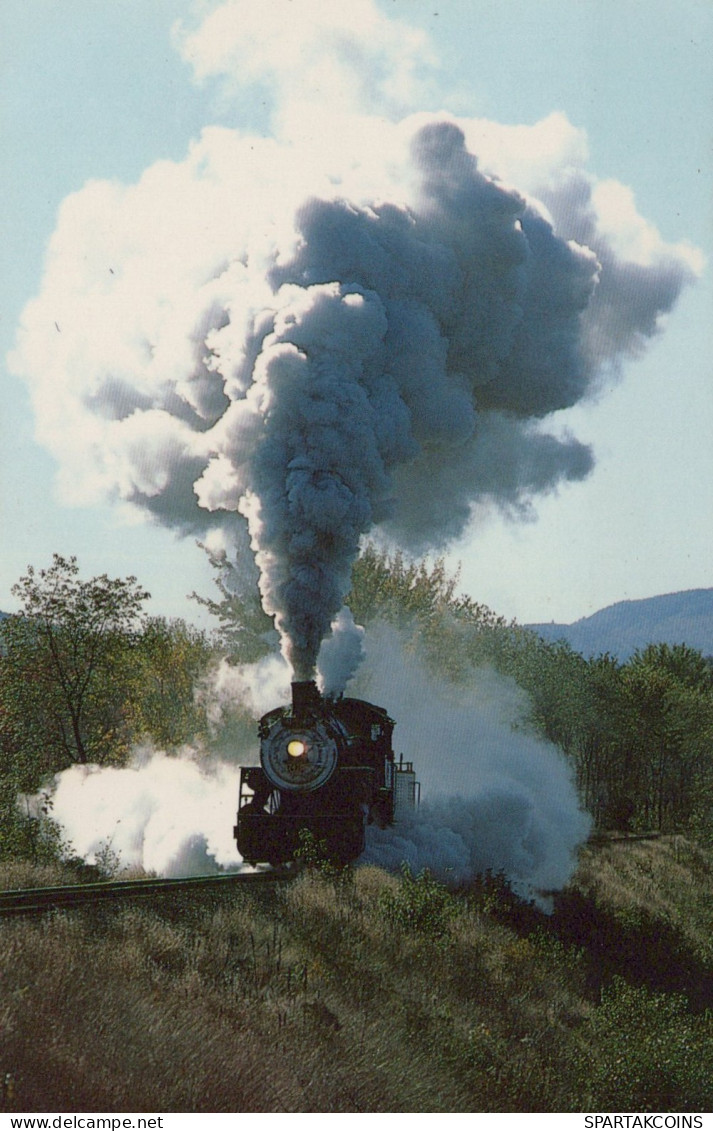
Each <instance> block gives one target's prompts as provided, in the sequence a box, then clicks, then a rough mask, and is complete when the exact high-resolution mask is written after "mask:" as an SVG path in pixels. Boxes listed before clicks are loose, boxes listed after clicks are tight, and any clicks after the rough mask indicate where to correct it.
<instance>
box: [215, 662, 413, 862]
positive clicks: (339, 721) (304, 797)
mask: <svg viewBox="0 0 713 1131" xmlns="http://www.w3.org/2000/svg"><path fill="white" fill-rule="evenodd" d="M393 729H394V722H393V720H392V719H391V718H389V715H388V714H387V712H386V711H385V710H384V709H383V708H382V707H377V706H375V705H374V704H372V703H367V702H365V701H364V700H361V699H347V698H340V699H328V698H324V697H323V696H322V695H321V694H320V693H319V691H318V689H317V686H316V684H315V683H312V682H311V681H310V682H300V683H293V684H292V704H291V705H290V706H287V707H278V708H276V709H275V710H273V711H269V712H268V713H267V714H266V715H263V717H262V719H261V720H260V723H259V726H258V735H259V738H260V765H259V766H243V767H242V768H241V773H240V800H239V809H238V818H237V824H236V826H235V830H234V832H235V837H236V840H237V845H238V851H239V852H240V854H241V855H242V857H243V859H244V860H246V861H247V862H248V863H251V864H254V863H257V862H258V861H264V862H267V863H270V864H282V863H286V862H288V861H291V860H293V859H294V858H295V853H296V851H297V849H298V848H299V847H300V832H301V830H302V829H307V830H308V831H309V832H310V833H312V835H313V836H314V838H315V840H317V841H318V842H319V841H323V842H325V844H326V850H327V854H328V856H329V857H330V858H331V859H333V860H336V861H338V862H340V863H348V862H349V861H351V860H355V859H356V858H357V857H358V856H360V855H361V853H362V852H363V851H364V846H365V826H366V824H367V823H371V822H374V823H377V824H379V825H381V826H385V825H388V824H390V823H391V822H392V821H393V818H394V795H395V782H396V773H395V767H394V752H393V748H392V742H391V739H392V733H393Z"/></svg>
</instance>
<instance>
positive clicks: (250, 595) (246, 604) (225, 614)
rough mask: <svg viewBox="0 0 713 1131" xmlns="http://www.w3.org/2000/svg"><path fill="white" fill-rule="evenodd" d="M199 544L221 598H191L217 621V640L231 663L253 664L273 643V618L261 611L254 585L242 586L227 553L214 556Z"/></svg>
mask: <svg viewBox="0 0 713 1131" xmlns="http://www.w3.org/2000/svg"><path fill="white" fill-rule="evenodd" d="M198 545H199V546H200V547H201V549H202V550H205V552H206V553H207V555H208V558H209V561H210V564H211V566H212V567H213V569H214V570H215V578H214V581H215V585H216V587H217V589H218V592H219V594H220V597H219V598H218V599H216V598H212V597H203V596H201V595H200V594H198V593H192V594H191V596H192V598H193V600H194V601H197V602H198V604H199V605H202V606H203V608H204V609H207V610H208V612H209V613H210V614H211V616H213V617H215V618H216V620H217V621H218V625H219V628H218V630H217V637H218V639H219V641H220V643H221V645H222V646H223V648H224V649H225V651H226V652H227V653H228V655H229V656H230V658H231V660H233V661H235V662H237V663H241V664H252V663H255V662H256V661H257V660H260V659H262V657H263V656H266V655H268V653H269V652H270V651H271V650H272V648H273V646H274V642H275V640H276V635H275V628H274V625H273V623H272V619H271V618H270V617H269V616H268V615H267V613H266V612H265V611H264V610H263V607H262V604H261V602H260V593H259V591H258V588H257V585H254V586H250V585H246V584H245V581H244V579H243V577H242V576H241V573H240V570H239V569H238V568H237V567H236V566H234V565H232V564H231V562H230V561H229V560H228V557H227V554H225V553H224V552H219V553H215V552H213V551H212V550H210V549H209V548H208V547H207V546H204V545H203V543H202V542H199V543H198Z"/></svg>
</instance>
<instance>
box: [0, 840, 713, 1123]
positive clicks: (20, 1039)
mask: <svg viewBox="0 0 713 1131" xmlns="http://www.w3.org/2000/svg"><path fill="white" fill-rule="evenodd" d="M686 854H688V855H686ZM639 857H640V859H639ZM651 868H653V870H654V874H655V877H656V879H655V885H656V892H655V893H654V895H655V898H653V897H652V898H651V899H650V900H649V899H648V896H646V895H645V893H644V885H643V880H639V881H636V876H641V877H644V876H648V870H649V869H651ZM632 870H633V871H632ZM710 874H711V873H710V861H709V860H708V858H706V857H705V856H704V855H701V854H700V853H697V850H695V849H693V848H692V847H690V848H688V847H685V846H683V845H682V844H678V846H677V847H676V846H669V847H668V848H667V849H665V850H664V849H663V847H661V846H659V847H657V848H654V849H651V850H650V851H648V850H647V849H646V848H641V849H637V850H636V851H635V852H632V853H631V854H630V855H629V856H626V854H625V853H624V852H619V855H618V856H617V854H616V853H615V852H614V850H613V846H612V847H611V849H602V850H596V851H594V850H592V852H591V853H589V854H588V855H586V858H585V859H584V860H583V863H582V867H581V870H580V874H579V877H578V879H577V882H576V884H575V885H574V886H573V887H572V889H571V890H570V892H569V893H568V896H567V898H568V899H569V900H570V903H569V904H567V902H566V900H565V901H564V902H563V904H562V906H561V907H558V908H557V910H556V911H555V913H554V915H552V916H550V917H548V916H545V915H544V914H542V913H539V912H537V911H536V909H533V908H524V907H523V906H522V905H521V904H519V903H518V901H517V900H515V899H514V898H513V897H512V894H511V893H509V892H508V891H507V890H506V889H505V888H503V887H502V885H498V883H496V882H493V883H485V884H481V885H479V886H477V887H475V888H474V889H473V890H472V891H471V892H469V893H462V894H460V895H458V896H454V895H451V894H448V893H446V892H444V891H443V889H441V888H439V887H438V885H436V884H434V883H433V882H432V881H430V880H429V879H428V878H427V877H422V878H414V877H409V876H404V877H393V876H388V875H386V874H385V873H384V872H382V871H380V870H378V869H374V868H363V869H358V870H357V871H356V873H355V874H353V875H351V876H350V875H349V874H347V875H346V876H345V877H338V876H330V875H328V874H327V875H324V874H320V873H319V872H306V873H303V874H302V875H301V876H300V877H299V878H298V879H297V880H295V881H294V882H293V883H292V884H290V885H288V886H283V887H280V888H276V889H271V890H269V891H267V890H262V889H261V891H260V892H256V891H254V890H251V891H249V892H239V893H237V894H233V895H229V896H225V895H221V896H219V897H218V896H212V897H204V898H203V899H202V900H201V901H199V902H192V903H191V904H190V905H189V904H182V903H175V902H171V901H169V900H165V899H164V900H163V901H161V902H159V901H157V902H155V903H154V904H153V905H152V906H151V907H150V908H147V907H146V906H145V905H136V906H133V907H123V908H119V907H114V908H107V907H105V906H103V907H101V908H96V909H93V910H82V911H74V912H71V913H69V912H67V913H55V914H52V915H48V916H46V917H45V918H43V919H40V920H31V921H30V920H26V921H20V920H15V921H6V922H4V923H2V924H0V935H1V936H2V946H1V947H0V978H1V979H2V986H3V992H2V1004H1V1007H0V1026H1V1029H0V1032H1V1034H2V1036H1V1041H0V1071H2V1072H12V1073H13V1075H14V1076H15V1078H16V1081H17V1101H16V1105H17V1108H18V1109H19V1110H23V1111H33V1112H44V1111H53V1112H57V1111H59V1112H61V1111H77V1110H83V1111H87V1110H95V1111H106V1112H111V1111H127V1110H131V1111H138V1112H140V1111H146V1112H156V1111H165V1112H171V1111H206V1112H207V1111H230V1112H372V1111H374V1112H392V1111H393V1112H478V1111H580V1110H591V1109H592V1108H593V1107H596V1106H598V1105H599V1106H601V1103H600V1101H601V1102H602V1103H603V1101H604V1100H606V1101H607V1103H606V1106H609V1107H612V1106H613V1107H618V1110H627V1108H626V1107H625V1106H622V1104H623V1102H624V1101H626V1103H627V1104H628V1103H630V1102H631V1103H633V1102H634V1101H636V1103H637V1105H638V1107H639V1109H640V1110H642V1109H643V1110H652V1109H654V1108H655V1109H656V1110H662V1108H661V1106H660V1105H661V1104H662V1103H663V1104H665V1105H672V1106H668V1107H667V1109H668V1110H683V1111H685V1110H693V1109H696V1108H697V1109H698V1110H701V1108H702V1106H703V1104H704V1101H705V1100H706V1099H708V1100H710V1099H711V1098H713V1095H711V1090H710V1085H709V1083H708V1081H707V1079H706V1076H705V1074H704V1073H702V1071H701V1069H700V1065H701V1064H705V1063H706V1058H707V1059H708V1060H709V1059H710V1053H711V1052H713V1031H712V1025H711V1018H710V1015H706V1013H705V1012H704V1011H703V1009H702V1007H701V1008H696V1009H692V1008H691V1007H690V1006H689V1004H687V1003H686V1000H685V999H684V998H683V997H681V996H676V995H675V994H673V993H671V992H669V991H667V990H660V988H659V987H657V986H656V985H655V984H649V983H648V982H647V980H646V977H645V976H644V977H638V978H637V977H632V976H631V971H629V970H628V969H627V966H626V961H625V960H626V952H625V950H626V948H624V951H623V952H622V953H619V952H618V951H617V948H619V950H621V946H620V944H621V940H622V938H624V939H626V938H627V937H628V936H627V931H631V930H632V923H638V924H639V926H640V923H641V922H642V920H641V914H642V913H643V909H646V913H647V914H649V913H650V914H651V915H652V916H653V920H652V922H653V923H654V925H656V924H658V925H663V923H664V919H665V920H666V922H669V921H670V923H671V924H672V926H671V931H672V933H671V934H670V935H669V936H667V939H668V941H669V942H670V943H671V945H674V942H675V945H676V946H677V947H678V948H679V953H678V955H677V961H678V960H681V958H682V956H684V955H685V956H688V957H689V958H691V959H693V958H695V960H696V962H698V963H699V965H700V969H701V970H703V971H706V970H707V971H708V973H709V974H710V973H711V964H710V963H709V960H708V952H707V951H706V947H705V944H704V934H705V922H706V914H705V912H704V910H703V901H702V899H701V898H700V896H701V893H702V892H704V891H707V890H708V888H707V886H706V885H707V884H708V882H709V880H710ZM684 881H685V882H684ZM647 882H648V880H647ZM0 884H1V885H2V886H6V884H5V883H3V880H2V877H1V876H0ZM627 891H628V894H627ZM677 893H678V895H677ZM696 893H698V894H696ZM678 899H680V901H679V902H677V900H678ZM577 900H578V901H579V907H580V910H582V912H583V919H582V922H581V927H582V930H581V931H580V932H579V935H578V932H577V930H576V929H575V927H576V916H575V909H576V908H575V905H576V901H577ZM681 901H682V902H681ZM694 906H695V907H697V911H696V915H697V918H696V919H695V922H693V921H691V922H690V923H689V924H688V926H687V927H686V928H685V929H684V925H683V921H682V917H685V916H684V911H685V909H686V908H688V909H690V908H692V907H694ZM587 915H589V920H588V919H587ZM596 916H599V918H598V919H597V918H596ZM677 916H678V918H677ZM632 917H633V918H632ZM679 919H680V922H679ZM602 923H606V925H607V929H608V930H609V935H608V936H607V937H608V942H609V945H610V946H611V947H612V948H613V952H612V954H611V955H610V956H609V958H610V959H611V962H610V965H609V966H608V967H606V969H605V967H604V964H603V962H602V956H601V954H600V952H599V950H598V949H597V948H598V944H599V941H600V940H599V939H598V938H596V937H594V936H592V937H588V936H587V929H588V926H589V927H591V928H592V930H595V931H596V930H598V929H599V928H601V925H602ZM647 923H648V920H647ZM677 923H678V924H679V926H680V930H678V927H676V924H677ZM649 925H650V924H649ZM637 929H638V928H637ZM617 932H618V934H617ZM579 936H583V937H579ZM617 962H619V965H617ZM644 974H645V972H644ZM632 995H633V996H632ZM699 1004H700V1003H699ZM627 1015H630V1016H631V1021H630V1023H629V1029H628V1030H627V1022H626V1017H627ZM657 1019H658V1020H657ZM664 1061H665V1064H664ZM706 1089H708V1091H706ZM619 1101H621V1103H620V1102H619ZM691 1105H692V1106H691ZM703 1109H705V1108H703Z"/></svg>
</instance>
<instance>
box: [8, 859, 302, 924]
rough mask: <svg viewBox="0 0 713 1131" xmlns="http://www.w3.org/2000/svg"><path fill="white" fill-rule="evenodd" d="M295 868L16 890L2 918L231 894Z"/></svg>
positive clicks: (286, 875)
mask: <svg viewBox="0 0 713 1131" xmlns="http://www.w3.org/2000/svg"><path fill="white" fill-rule="evenodd" d="M295 875H296V870H295V869H290V870H288V869H286V868H284V869H279V870H277V869H273V870H272V871H264V872H247V871H246V872H227V873H223V874H221V875H218V876H189V877H185V878H182V879H170V880H166V879H162V880H107V881H103V882H101V883H89V884H67V885H64V886H62V887H49V888H16V889H11V890H9V891H2V892H0V918H2V916H4V915H19V914H23V913H28V914H29V913H32V912H40V911H54V910H58V909H61V908H67V907H78V906H80V905H81V904H86V903H89V904H91V903H97V902H100V901H102V900H112V899H126V898H135V897H145V896H151V895H170V894H179V893H182V892H208V891H216V892H219V891H223V892H227V891H229V890H230V889H231V887H237V886H238V885H239V884H244V883H249V884H260V883H262V884H265V883H279V882H284V881H287V880H290V879H293V878H294V876H295Z"/></svg>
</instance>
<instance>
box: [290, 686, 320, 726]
mask: <svg viewBox="0 0 713 1131" xmlns="http://www.w3.org/2000/svg"><path fill="white" fill-rule="evenodd" d="M322 703H323V700H322V696H321V695H320V693H319V690H318V688H317V684H316V683H315V682H314V680H312V679H306V680H300V681H299V682H297V683H293V684H292V714H293V716H294V717H295V718H296V719H304V718H305V717H306V716H308V715H313V714H315V713H316V712H318V711H320V710H321V708H322Z"/></svg>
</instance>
